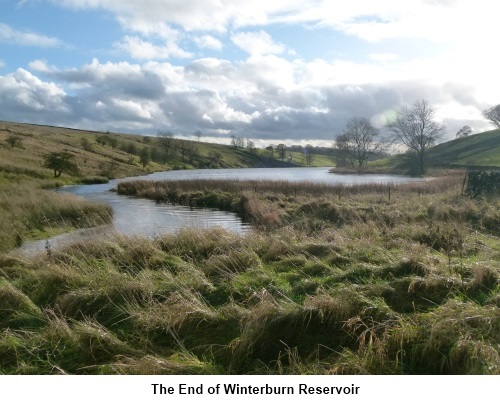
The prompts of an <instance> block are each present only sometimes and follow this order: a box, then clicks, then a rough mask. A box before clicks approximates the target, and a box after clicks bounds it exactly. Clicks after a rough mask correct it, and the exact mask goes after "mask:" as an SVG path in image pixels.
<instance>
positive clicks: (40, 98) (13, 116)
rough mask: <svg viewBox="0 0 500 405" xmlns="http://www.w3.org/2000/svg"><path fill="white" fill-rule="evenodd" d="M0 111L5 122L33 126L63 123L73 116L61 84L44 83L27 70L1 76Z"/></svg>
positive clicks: (18, 70)
mask: <svg viewBox="0 0 500 405" xmlns="http://www.w3.org/2000/svg"><path fill="white" fill-rule="evenodd" d="M0 111H1V113H0V114H1V119H4V120H11V121H21V122H33V123H47V122H52V123H53V124H56V123H61V122H63V121H65V120H66V119H67V118H68V116H69V115H71V109H70V107H69V105H68V104H67V95H66V92H65V91H64V90H63V89H62V88H61V87H60V86H59V85H57V84H55V83H53V82H43V81H42V80H40V79H39V78H37V77H36V76H34V75H33V74H31V73H30V72H28V71H26V70H24V69H17V70H16V71H15V72H14V73H11V74H8V75H5V76H0ZM63 117H64V119H63V120H61V118H63Z"/></svg>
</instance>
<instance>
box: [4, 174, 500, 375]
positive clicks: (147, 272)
mask: <svg viewBox="0 0 500 405" xmlns="http://www.w3.org/2000/svg"><path fill="white" fill-rule="evenodd" d="M462 178H463V173H449V174H448V175H446V176H443V177H440V178H439V179H436V180H434V181H428V182H425V183H420V184H411V185H402V186H391V187H390V195H389V187H388V186H376V185H369V186H359V187H333V186H331V187H329V186H320V185H313V184H301V185H296V184H289V183H285V182H274V183H264V182H234V183H233V182H231V183H229V182H219V183H217V182H213V181H208V182H205V181H196V182H184V183H181V182H177V183H176V182H174V183H170V182H162V183H156V184H154V183H149V182H144V181H142V182H135V183H128V184H125V185H124V186H122V187H120V189H119V191H120V192H122V193H127V194H132V195H137V196H142V197H147V198H154V199H156V200H160V201H166V200H168V201H172V202H184V203H186V202H187V203H189V204H191V205H197V206H208V207H223V208H226V209H229V210H232V211H234V212H238V213H239V214H240V215H241V216H242V217H245V218H246V219H247V220H249V221H250V222H251V223H252V224H254V227H255V231H253V232H252V233H250V234H247V235H235V234H232V233H228V232H226V231H223V230H219V229H213V230H208V231H199V230H197V231H194V230H184V231H181V232H179V233H178V234H175V235H168V236H163V237H160V238H158V239H156V240H154V241H150V240H145V239H136V238H134V239H130V238H117V239H114V240H109V241H107V242H105V243H102V242H99V243H82V244H79V245H75V246H72V247H69V248H66V249H64V250H62V251H60V252H50V254H47V255H43V257H38V258H35V259H25V258H23V259H19V258H14V257H9V256H8V255H3V256H0V268H1V272H0V302H2V306H3V310H2V311H0V325H1V328H2V332H1V335H0V358H1V359H2V362H1V364H0V372H2V373H6V374H13V373H27V374H37V373H43V374H52V373H57V374H65V373H77V374H115V373H117V374H227V373H232V374H255V373H258V374H440V373H448V374H476V373H477V374H499V373H500V351H499V347H500V346H499V345H500V285H499V277H500V274H499V269H500V255H499V253H498V252H499V251H500V225H499V224H500V201H499V200H498V198H494V197H491V198H482V199H475V200H473V199H470V198H468V197H465V196H462V195H461V186H462V184H461V183H462Z"/></svg>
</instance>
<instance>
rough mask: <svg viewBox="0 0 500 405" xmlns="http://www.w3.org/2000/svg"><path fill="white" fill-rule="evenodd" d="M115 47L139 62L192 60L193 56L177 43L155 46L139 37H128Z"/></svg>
mask: <svg viewBox="0 0 500 405" xmlns="http://www.w3.org/2000/svg"><path fill="white" fill-rule="evenodd" d="M115 46H116V47H117V48H119V49H121V50H123V51H125V52H127V53H128V54H129V55H130V56H131V57H132V58H134V59H137V60H162V59H168V58H171V57H174V58H191V57H192V54H191V53H189V52H186V51H184V50H182V49H181V48H179V47H178V46H177V44H176V43H175V42H172V43H167V44H166V45H155V44H153V43H151V42H149V41H144V40H142V39H141V38H138V37H130V36H126V37H125V38H124V39H123V41H122V42H119V43H117V44H115Z"/></svg>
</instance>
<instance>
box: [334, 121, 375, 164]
mask: <svg viewBox="0 0 500 405" xmlns="http://www.w3.org/2000/svg"><path fill="white" fill-rule="evenodd" d="M335 146H336V148H337V149H338V150H339V152H340V154H341V155H342V156H343V157H344V159H345V160H346V161H349V162H350V164H351V165H352V167H355V166H357V168H358V170H361V169H362V167H363V164H364V163H365V162H366V161H367V160H368V158H369V157H370V156H371V155H373V154H374V153H375V152H377V151H378V150H380V149H381V142H380V132H379V130H378V129H377V128H375V127H374V126H373V125H372V124H371V123H370V121H369V120H368V119H366V118H359V117H355V118H352V119H350V120H349V121H348V122H347V124H346V127H345V129H344V132H343V133H342V134H341V135H339V136H337V139H336V140H335Z"/></svg>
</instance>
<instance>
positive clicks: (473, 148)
mask: <svg viewBox="0 0 500 405" xmlns="http://www.w3.org/2000/svg"><path fill="white" fill-rule="evenodd" d="M427 164H428V166H429V167H457V168H458V167H460V168H474V167H478V168H480V167H485V168H489V167H491V168H500V129H496V130H493V131H488V132H483V133H480V134H476V135H470V136H468V137H466V138H460V139H454V140H452V141H449V142H445V143H441V144H439V145H436V146H434V147H432V148H431V149H429V154H428V155H427Z"/></svg>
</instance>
